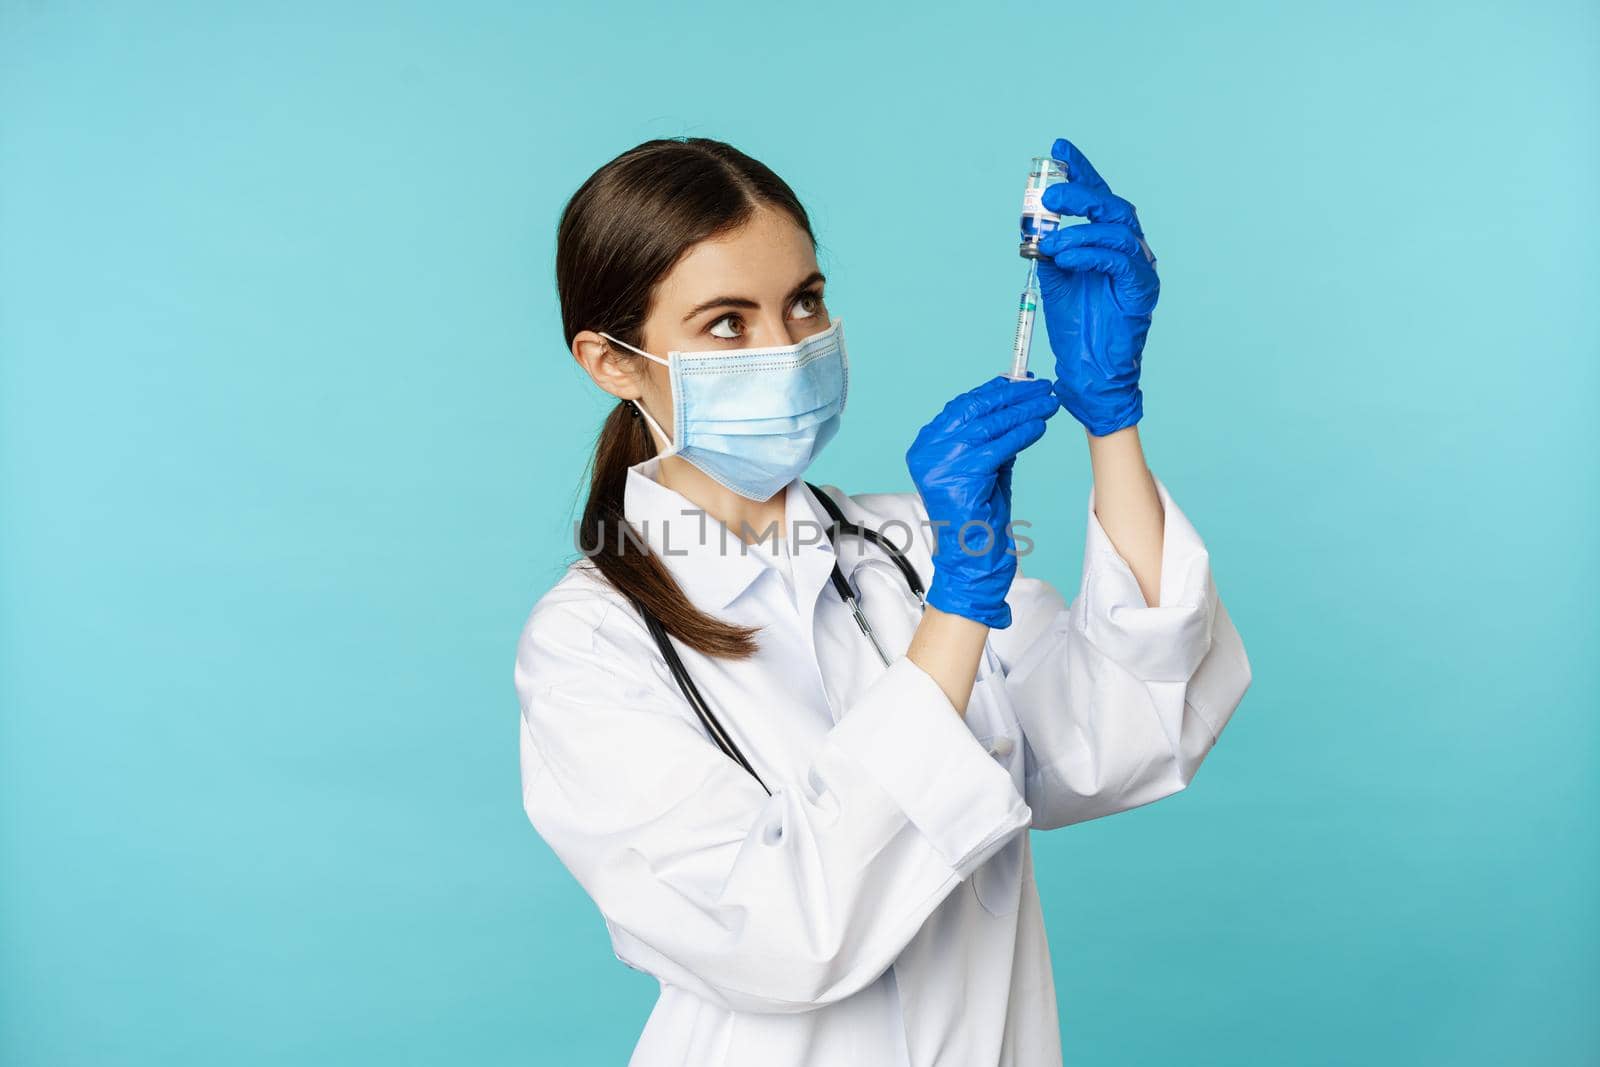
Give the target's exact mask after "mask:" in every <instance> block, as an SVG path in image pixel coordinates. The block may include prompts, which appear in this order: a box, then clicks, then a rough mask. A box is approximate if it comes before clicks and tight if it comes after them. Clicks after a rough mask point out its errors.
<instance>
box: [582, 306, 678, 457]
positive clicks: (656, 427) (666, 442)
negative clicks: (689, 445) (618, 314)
mask: <svg viewBox="0 0 1600 1067" xmlns="http://www.w3.org/2000/svg"><path fill="white" fill-rule="evenodd" d="M599 334H600V336H601V337H604V338H605V339H606V340H607V341H610V342H612V343H613V344H619V345H621V346H622V347H623V348H626V349H627V350H628V351H630V352H633V353H635V354H637V355H641V356H643V357H644V358H645V359H648V360H650V361H651V362H652V363H659V364H661V365H662V366H663V367H671V366H672V364H671V363H670V362H668V361H667V360H664V359H662V358H661V357H660V356H652V355H651V354H650V353H648V352H646V351H645V350H644V349H642V348H634V347H633V346H632V345H630V344H629V343H628V342H626V341H620V340H618V339H617V338H615V337H612V336H611V335H610V334H609V333H606V332H605V331H604V330H600V331H599ZM628 403H630V404H632V405H633V414H634V418H639V417H641V416H642V417H643V418H644V421H645V425H647V426H649V427H650V429H651V430H653V431H654V432H655V435H656V437H658V438H660V441H661V442H663V443H658V444H657V445H656V451H657V454H658V455H659V456H661V457H666V456H670V455H672V454H673V453H675V452H676V451H677V450H678V446H677V445H675V444H673V443H672V438H670V437H668V436H667V434H666V431H665V430H663V429H662V428H661V424H660V423H658V422H656V420H655V419H654V417H652V416H651V414H650V413H649V412H648V411H646V410H645V409H644V405H643V404H641V403H639V401H637V400H629V401H628Z"/></svg>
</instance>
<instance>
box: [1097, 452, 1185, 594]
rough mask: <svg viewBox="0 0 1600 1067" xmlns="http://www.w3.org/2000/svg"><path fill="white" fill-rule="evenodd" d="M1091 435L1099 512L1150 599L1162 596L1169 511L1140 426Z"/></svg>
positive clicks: (1112, 541) (1118, 550)
mask: <svg viewBox="0 0 1600 1067" xmlns="http://www.w3.org/2000/svg"><path fill="white" fill-rule="evenodd" d="M1086 436H1087V437H1088V438H1089V463H1090V466H1091V467H1092V468H1093V470H1094V513H1095V516H1096V517H1097V518H1098V519H1099V520H1100V525H1101V526H1102V527H1103V528H1104V529H1105V532H1106V536H1107V537H1109V538H1110V539H1111V544H1112V545H1113V546H1114V547H1115V548H1116V550H1117V552H1118V554H1119V555H1121V556H1122V558H1123V559H1125V560H1127V562H1128V566H1129V568H1130V569H1132V571H1133V576H1134V577H1135V578H1136V579H1138V582H1139V590H1140V592H1142V593H1143V594H1144V601H1145V604H1146V605H1147V606H1149V607H1156V606H1158V605H1159V603H1160V599H1161V538H1162V530H1163V528H1164V526H1165V520H1166V516H1165V515H1164V514H1163V512H1162V510H1161V497H1160V496H1159V494H1157V492H1156V483H1155V480H1154V479H1152V478H1151V477H1150V469H1149V467H1147V466H1146V465H1145V459H1144V447H1143V446H1142V445H1141V444H1140V443H1139V429H1138V427H1137V426H1128V427H1126V428H1124V429H1121V430H1117V431H1116V432H1115V433H1110V434H1107V435H1106V436H1104V437H1096V436H1094V435H1093V434H1086Z"/></svg>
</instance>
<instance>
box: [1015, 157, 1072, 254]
mask: <svg viewBox="0 0 1600 1067" xmlns="http://www.w3.org/2000/svg"><path fill="white" fill-rule="evenodd" d="M1066 180H1067V165H1066V164H1065V163H1063V162H1061V161H1060V160H1059V159H1051V158H1050V157H1049V156H1035V157H1034V158H1033V162H1032V163H1031V164H1029V166H1028V187H1027V188H1026V189H1025V190H1024V191H1023V193H1022V245H1021V247H1019V248H1018V249H1017V252H1018V253H1019V254H1021V255H1023V256H1026V257H1027V258H1029V259H1038V258H1039V239H1040V238H1041V237H1043V236H1044V235H1045V234H1047V233H1049V232H1050V231H1051V230H1054V229H1055V228H1056V227H1057V226H1059V225H1061V216H1060V215H1057V214H1056V213H1055V212H1053V211H1047V210H1045V206H1044V191H1045V190H1046V189H1048V188H1050V187H1051V186H1052V185H1058V184H1060V183H1061V182H1064V181H1066Z"/></svg>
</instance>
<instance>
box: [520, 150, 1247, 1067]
mask: <svg viewBox="0 0 1600 1067" xmlns="http://www.w3.org/2000/svg"><path fill="white" fill-rule="evenodd" d="M1053 154H1054V156H1055V158H1057V159H1059V160H1061V161H1063V162H1064V163H1065V164H1066V166H1067V171H1068V175H1069V177H1070V181H1069V182H1067V183H1064V184H1061V185H1058V186H1055V187H1053V188H1052V189H1051V190H1050V191H1049V192H1048V193H1046V202H1045V206H1046V207H1047V208H1049V209H1051V210H1054V211H1058V212H1060V213H1062V214H1067V215H1078V216H1085V217H1087V218H1088V219H1089V220H1091V221H1090V222H1089V223H1086V224H1082V225H1078V226H1071V227H1063V228H1062V229H1060V230H1058V231H1056V232H1055V233H1054V234H1051V235H1050V236H1048V237H1046V238H1045V239H1044V243H1043V245H1042V248H1041V251H1042V252H1043V253H1044V255H1045V256H1046V257H1047V258H1045V259H1042V260H1041V261H1040V275H1041V288H1042V292H1043V300H1044V311H1045V315H1046V320H1045V321H1046V328H1047V330H1048V334H1049V339H1050V347H1051V348H1052V350H1053V351H1054V353H1055V360H1056V363H1055V372H1056V377H1055V380H1054V382H1051V381H1050V380H1048V379H1036V380H1030V381H1024V382H1016V381H1011V380H1007V379H1005V378H995V379H993V380H991V381H989V382H986V383H984V384H982V385H979V386H978V387H977V388H975V389H972V390H970V391H968V392H964V393H962V394H961V395H959V396H957V397H955V398H954V399H953V400H951V401H950V403H949V404H947V405H946V406H945V408H944V409H943V410H942V411H940V412H939V413H938V414H937V415H935V416H934V417H933V419H932V420H931V421H929V422H928V424H927V425H926V426H925V427H924V428H923V430H922V432H921V433H920V434H919V435H918V436H917V438H916V440H915V442H914V443H913V444H912V445H911V448H910V451H909V452H908V453H907V462H908V466H909V468H910V473H911V476H912V480H913V482H914V484H915V486H916V492H915V493H872V494H865V495H854V496H847V495H845V494H843V493H841V492H840V491H839V490H837V489H835V488H833V487H831V486H828V487H819V488H821V489H822V491H823V492H824V493H825V494H826V495H827V496H828V498H829V500H828V501H822V500H819V499H818V498H817V497H816V496H814V495H813V493H812V491H811V489H810V488H808V485H807V483H806V482H805V481H804V479H803V477H802V475H803V472H804V471H805V469H806V467H807V465H808V464H809V462H810V461H811V460H812V459H813V458H814V457H815V455H816V454H817V452H818V451H819V450H820V449H821V448H822V447H823V446H824V445H825V444H826V443H827V442H828V440H829V439H830V438H831V437H832V436H833V434H834V431H835V429H836V428H837V425H838V420H839V416H840V413H841V412H842V411H843V410H844V408H845V397H846V392H847V388H846V387H847V383H848V364H847V360H846V355H845V347H844V337H843V329H842V321H843V320H842V319H836V318H834V317H832V315H831V313H830V311H829V309H828V303H827V300H826V299H825V296H824V278H823V275H822V274H821V273H820V272H819V271H818V269H817V259H816V252H815V241H814V239H813V236H812V232H811V227H810V222H809V219H808V217H807V214H806V212H805V210H804V209H803V208H802V207H801V205H800V203H799V201H798V200H797V199H796V197H795V195H794V193H793V192H792V191H791V189H790V188H789V186H788V185H787V184H785V183H784V182H783V180H782V179H780V178H779V177H778V176H777V175H775V174H774V173H773V172H772V171H770V170H769V169H768V168H767V167H765V166H763V165H762V164H761V163H759V162H757V161H756V160H754V159H751V158H750V157H748V156H746V155H744V154H743V153H741V152H739V151H737V150H736V149H734V148H732V147H730V146H728V145H726V144H723V143H721V142H719V141H713V140H708V139H703V138H687V139H670V140H655V141H650V142H647V143H645V144H642V145H639V146H638V147H637V148H634V149H632V150H630V151H628V152H625V153H623V154H622V155H621V156H619V157H617V158H616V159H614V160H612V161H611V162H609V163H607V164H605V165H604V166H602V167H601V168H600V169H599V170H598V171H596V172H595V173H594V174H593V175H592V176H591V177H590V178H589V179H588V180H587V181H585V182H584V184H583V185H582V187H581V188H579V189H578V191H577V192H576V193H575V194H574V196H573V197H572V199H571V201H570V202H569V203H568V205H567V207H566V210H565V212H564V213H563V215H562V218H561V222H560V227H559V233H558V238H557V250H556V272H557V284H558V288H559V292H560V299H561V307H562V319H563V327H564V330H565V334H566V338H567V342H568V344H569V345H570V347H571V351H572V355H573V357H574V358H575V359H576V360H577V361H578V363H579V364H580V365H581V366H582V367H583V369H584V371H585V372H587V373H588V375H589V376H590V377H591V378H592V379H593V380H594V383H595V384H596V385H597V386H599V387H600V388H601V389H602V390H604V391H605V392H607V393H610V394H611V395H612V396H615V397H617V398H618V403H617V405H616V406H615V407H614V408H613V409H612V411H611V413H610V415H609V416H608V417H607V419H606V421H605V425H604V428H603V429H602V431H601V433H600V438H599V443H598V447H597V449H596V452H595V456H594V467H593V477H592V484H591V488H590V493H589V498H588V501H587V504H586V506H585V508H584V513H583V518H582V522H581V531H580V543H581V547H582V550H583V552H582V555H583V558H581V559H579V560H578V561H576V562H575V563H574V564H573V565H572V566H571V567H569V569H568V570H567V572H566V573H565V575H564V576H563V577H562V578H561V579H560V581H559V582H558V583H557V584H556V585H555V587H554V588H552V589H551V590H550V591H549V592H548V593H546V594H545V595H544V596H543V597H541V598H540V599H539V601H538V602H537V603H536V604H535V605H534V607H533V610H532V613H531V615H530V616H529V618H528V621H527V624H526V626H525V628H524V629H523V631H522V634H521V637H520V641H519V644H518V648H517V659H516V671H515V680H516V688H517V692H518V696H519V698H520V704H521V713H522V714H521V719H522V734H521V768H522V788H523V802H524V807H525V810H526V812H527V815H528V817H529V819H530V820H531V821H532V823H533V825H534V827H535V828H536V829H537V831H538V832H539V834H540V835H541V836H542V837H543V838H544V840H545V841H546V842H547V843H548V844H549V845H550V847H551V848H552V849H553V850H554V852H555V854H556V855H557V856H558V857H559V858H560V859H561V861H562V862H563V863H564V864H565V865H566V866H567V868H568V869H569V870H570V871H571V872H572V874H573V875H574V876H575V877H576V878H577V879H578V881H579V882H580V883H581V884H582V886H583V887H584V889H585V890H586V891H587V892H588V893H589V894H590V896H591V897H592V898H593V899H594V902H595V904H596V905H597V907H598V908H599V911H600V913H601V915H602V916H603V917H604V920H605V923H606V926H607V929H608V931H609V933H610V936H611V943H612V946H613V949H614V951H615V953H616V955H617V957H618V958H619V959H620V960H621V961H622V962H624V963H625V964H627V965H628V966H630V967H632V968H635V969H637V970H640V971H644V972H646V973H648V974H651V975H653V976H654V977H656V978H657V979H658V980H659V981H660V984H661V993H660V998H659V1000H658V1001H657V1003H656V1005H655V1008H654V1010H653V1011H652V1012H651V1014H650V1017H649V1019H648V1021H647V1022H646V1024H645V1026H644V1030H643V1033H642V1035H641V1037H640V1039H639V1042H638V1045H637V1048H636V1050H635V1052H634V1055H633V1058H632V1060H631V1063H632V1064H633V1065H634V1067H660V1065H667V1064H672V1065H680V1064H694V1065H712V1064H738V1065H760V1067H800V1065H830V1067H831V1065H840V1064H870V1065H875V1067H876V1065H915V1067H932V1065H935V1064H940V1065H945V1064H948V1065H953V1067H955V1065H958V1067H978V1065H1008V1064H1015V1065H1019V1067H1020V1065H1025V1067H1037V1065H1040V1064H1057V1063H1060V1062H1061V1055H1062V1053H1061V1041H1060V1035H1059V1031H1058V1026H1057V1014H1056V999H1055V990H1054V985H1053V981H1052V976H1051V966H1050V958H1049V951H1048V946H1047V943H1046V940H1045V930H1044V923H1043V920H1042V917H1041V913H1040V902H1039V895H1038V892H1037V889H1036V887H1035V884H1034V878H1033V863H1032V856H1031V852H1030V847H1029V835H1028V833H1027V831H1028V830H1029V829H1030V828H1033V829H1039V830H1049V829H1054V828H1057V827H1061V826H1067V825H1070V824H1072V823H1077V822H1082V821H1084V820H1086V819H1094V818H1099V817H1101V816H1105V815H1111V814H1113V813H1115V812H1119V811H1125V810H1127V809H1129V808H1133V807H1136V806H1139V805H1142V804H1148V803H1150V802H1152V801H1155V800H1159V799H1161V798H1162V797H1165V796H1169V795H1171V794H1173V793H1176V792H1177V791H1179V790H1181V789H1183V788H1184V787H1185V786H1187V785H1188V784H1189V782H1190V781H1191V780H1192V779H1193V777H1194V775H1195V773H1196V771H1197V770H1198V768H1199V766H1200V763H1201V761H1202V760H1203V759H1204V758H1205V756H1206V754H1207V753H1208V752H1209V750H1210V749H1211V747H1212V745H1213V744H1214V743H1215V742H1216V740H1217V735H1218V734H1219V733H1220V732H1221V730H1222V729H1223V727H1224V726H1225V725H1226V724H1227V722H1228V720H1229V718H1230V716H1231V715H1232V714H1233V711H1234V709H1235V707H1236V706H1237V705H1238V703H1239V701H1240V699H1241V698H1242V696H1243V695H1244V692H1245V690H1246V688H1247V687H1248V686H1249V684H1250V667H1249V663H1248V660H1247V659H1246V656H1245V652H1244V648H1243V646H1242V644H1241V643H1240V639H1239V635H1238V633H1237V632H1236V631H1235V629H1234V627H1233V625H1232V623H1231V622H1230V621H1229V618H1228V615H1227V612H1226V611H1225V610H1224V609H1223V606H1222V602H1221V601H1220V600H1219V599H1218V596H1217V592H1216V588H1215V586H1214V584H1213V581H1212V576H1211V570H1210V567H1209V561H1208V556H1207V552H1206V549H1205V546H1204V544H1203V543H1202V542H1201V540H1200V538H1199V536H1198V535H1197V534H1196V532H1195V530H1194V529H1193V527H1192V526H1191V525H1190V524H1189V522H1188V521H1187V520H1186V519H1185V518H1184V515H1183V513H1182V512H1181V511H1180V510H1179V509H1178V506H1177V504H1176V503H1175V502H1174V500H1173V498H1172V496H1171V495H1170V494H1169V493H1168V491H1167V489H1166V487H1165V486H1164V485H1163V484H1162V483H1161V482H1160V481H1158V480H1157V479H1155V478H1154V476H1153V475H1151V473H1150V472H1149V471H1148V470H1147V469H1146V467H1145V461H1144V456H1143V452H1142V451H1141V448H1140V444H1139V435H1138V430H1137V429H1136V427H1135V424H1136V423H1137V422H1138V421H1139V419H1140V416H1141V414H1142V407H1141V393H1140V389H1139V367H1140V355H1141V351H1142V348H1143V344H1144V338H1145V333H1146V331H1147V329H1148V327H1149V324H1150V315H1151V311H1152V310H1153V308H1154V306H1155V303H1156V296H1157V291H1158V282H1157V278H1156V274H1155V271H1154V269H1153V264H1152V261H1151V260H1150V258H1149V256H1148V248H1147V246H1146V245H1145V244H1144V243H1143V231H1142V230H1141V228H1140V226H1139V222H1138V219H1137V217H1136V215H1135V213H1134V209H1133V206H1132V205H1131V204H1129V203H1128V202H1127V201H1126V200H1123V199H1121V198H1120V197H1118V196H1116V195H1115V194H1113V193H1112V192H1111V190H1110V189H1109V188H1108V187H1107V186H1106V184H1105V182H1104V181H1102V180H1101V179H1100V177H1099V175H1098V174H1096V172H1095V171H1094V168H1093V167H1091V166H1090V164H1089V162H1088V160H1086V159H1085V158H1084V157H1083V155H1082V154H1081V153H1080V152H1078V150H1077V149H1076V148H1075V147H1074V146H1072V145H1071V144H1070V143H1068V142H1067V141H1065V140H1058V141H1056V143H1055V145H1054V148H1053ZM894 356H895V358H902V359H904V358H908V356H907V354H906V353H896V354H894ZM866 358H869V359H871V358H885V356H884V354H883V353H875V354H868V355H867V356H866ZM1063 408H1064V409H1065V410H1066V411H1067V412H1068V413H1069V414H1070V416H1071V417H1072V418H1074V419H1076V420H1077V421H1078V422H1079V423H1081V424H1082V425H1083V427H1084V428H1085V430H1086V436H1087V441H1088V450H1089V461H1090V464H1091V466H1092V468H1093V475H1094V484H1093V489H1092V491H1091V492H1090V494H1089V501H1088V508H1087V521H1088V534H1087V543H1086V548H1085V552H1084V563H1083V573H1082V580H1081V584H1080V586H1079V588H1078V592H1077V596H1076V597H1075V598H1074V599H1073V600H1072V602H1071V603H1070V604H1069V603H1067V602H1066V601H1065V600H1064V598H1063V597H1062V596H1061V594H1060V593H1058V592H1057V589H1056V587H1055V586H1053V585H1052V584H1050V583H1049V582H1046V581H1045V580H1043V579H1041V578H1037V577H1023V576H1021V575H1019V573H1018V568H1017V557H1016V550H1015V544H1016V541H1015V538H1014V537H1013V536H1011V533H1010V530H1009V529H1008V524H1009V523H1010V521H1011V513H1010V509H1011V471H1012V465H1013V460H1014V458H1015V456H1016V455H1017V453H1018V452H1020V451H1021V450H1022V449H1024V448H1027V447H1028V446H1029V445H1031V444H1033V443H1035V442H1036V441H1038V440H1039V438H1040V437H1041V436H1042V435H1043V434H1044V432H1045V428H1046V425H1047V420H1049V419H1050V418H1051V417H1052V416H1053V415H1055V414H1056V413H1057V412H1058V411H1059V410H1061V409H1063ZM1046 491H1048V490H1047V488H1046V487H1040V486H1035V487H1032V492H1034V493H1035V494H1039V493H1041V492H1046ZM829 503H831V504H832V505H833V506H834V507H836V508H838V509H839V510H840V511H842V513H843V517H844V519H845V520H847V521H848V522H849V523H851V524H853V525H854V526H859V527H863V528H866V529H867V530H868V531H878V532H879V533H880V534H881V535H882V536H881V538H880V540H879V541H875V540H872V539H870V538H869V537H862V536H846V535H844V534H843V533H842V532H840V531H841V530H842V528H836V529H834V530H833V533H834V534H835V536H833V537H829V536H825V535H824V533H825V532H827V531H828V530H829V528H830V525H831V524H832V519H831V518H830V512H829V510H828V504H829ZM880 541H881V542H884V543H880ZM893 549H898V550H899V551H900V552H901V553H902V554H903V557H904V559H905V560H906V561H907V562H909V564H910V569H912V570H914V572H915V574H914V575H907V574H905V573H903V572H902V570H901V569H900V567H899V566H898V565H897V564H896V562H895V560H894V558H893V551H892V550H893ZM836 569H837V571H838V572H839V574H840V575H842V578H843V580H844V582H845V583H846V584H845V586H844V588H843V589H842V590H841V588H840V585H839V582H838V579H836V578H835V577H834V574H835V570H836ZM913 578H915V579H917V581H915V582H914V581H913V580H912V579H913ZM919 584H920V585H921V586H922V587H923V588H925V589H926V597H925V600H924V599H923V597H921V596H919V595H918V591H917V585H919ZM844 592H849V593H852V594H853V597H852V599H853V600H854V601H855V602H856V603H855V605H854V606H855V607H856V608H858V609H859V611H860V613H861V615H862V616H863V619H862V620H861V621H858V620H857V618H856V615H855V613H854V612H853V611H852V605H851V604H849V603H847V602H846V600H845V599H844V597H843V596H842V595H841V594H842V593H844ZM652 625H654V626H657V627H659V632H660V633H661V634H663V635H664V637H663V638H662V641H663V642H664V646H665V648H666V649H667V650H668V651H669V652H670V653H672V654H673V655H672V658H673V659H676V660H677V661H678V664H673V663H672V662H669V658H668V655H665V654H664V652H663V644H659V643H658V641H657V638H656V636H655V635H653V634H652V629H651V627H652ZM880 650H881V652H880ZM678 665H681V669H682V672H683V673H686V675H687V677H688V683H685V682H684V681H683V680H681V677H680V673H679V669H678ZM690 684H692V685H693V686H694V688H695V692H696V693H697V694H698V697H699V699H700V701H701V702H703V704H704V705H705V706H706V707H707V708H708V709H709V710H710V712H711V713H712V715H713V716H714V722H715V724H716V725H715V726H712V725H709V724H708V719H707V718H706V717H705V716H703V715H702V714H701V713H700V712H699V711H698V710H697V708H696V704H695V703H694V702H693V701H691V699H690V698H689V692H690V690H689V688H688V685H690ZM719 734H720V735H721V737H722V740H718V737H719Z"/></svg>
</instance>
